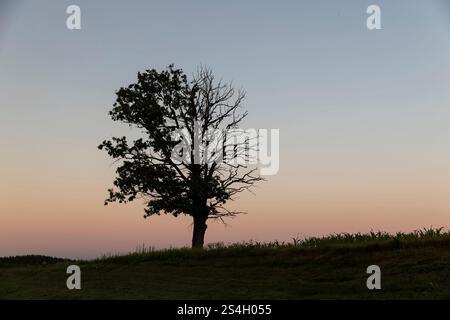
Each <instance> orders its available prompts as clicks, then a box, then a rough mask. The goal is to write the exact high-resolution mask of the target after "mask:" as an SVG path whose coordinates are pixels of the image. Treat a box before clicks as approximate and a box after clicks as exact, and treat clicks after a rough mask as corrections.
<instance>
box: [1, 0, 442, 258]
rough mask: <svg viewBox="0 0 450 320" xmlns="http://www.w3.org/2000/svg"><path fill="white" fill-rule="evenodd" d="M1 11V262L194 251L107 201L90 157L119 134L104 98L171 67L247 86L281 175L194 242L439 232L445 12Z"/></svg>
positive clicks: (301, 8)
mask: <svg viewBox="0 0 450 320" xmlns="http://www.w3.org/2000/svg"><path fill="white" fill-rule="evenodd" d="M0 3H1V4H0V150H1V151H0V152H1V154H0V155H1V157H0V256H6V255H16V254H32V253H33V254H48V255H57V256H65V257H95V256H98V255H100V254H103V253H113V252H128V251H131V250H133V249H134V248H135V247H136V246H138V245H141V244H145V245H148V246H155V247H158V248H163V247H169V246H184V245H189V242H190V237H191V231H192V230H191V228H190V223H191V221H190V219H189V218H187V217H186V218H173V217H172V216H160V217H151V218H148V219H143V217H142V216H143V205H142V203H139V202H136V203H134V204H130V205H110V206H106V207H104V206H103V201H104V199H105V197H106V189H107V188H109V187H110V186H111V184H112V181H113V176H114V166H112V161H111V159H109V158H108V157H107V155H106V153H104V152H100V151H98V150H97V148H96V147H97V145H98V144H99V143H100V142H101V141H102V140H103V139H105V138H109V137H111V136H113V135H119V134H123V133H124V132H125V134H127V133H131V132H129V131H128V129H126V128H125V127H124V126H121V125H119V124H117V123H114V122H112V121H111V120H110V119H109V117H108V115H107V112H108V110H109V109H110V108H111V106H112V103H113V102H114V98H115V95H114V92H115V90H117V89H118V88H119V87H121V86H124V85H128V84H129V83H131V82H133V81H134V80H135V78H136V73H137V72H138V71H142V70H144V69H146V68H153V67H155V68H163V67H164V66H167V65H168V64H170V63H175V64H176V66H178V67H182V68H183V69H184V70H185V71H186V72H187V73H188V74H191V73H192V72H193V71H195V69H196V68H197V66H198V65H200V64H204V65H207V66H210V67H211V68H212V69H213V70H214V72H215V74H216V75H217V76H219V77H223V79H225V80H233V82H234V83H235V84H236V85H237V86H242V87H244V88H245V89H246V90H247V99H246V101H245V106H246V108H247V109H248V111H249V113H250V115H249V117H248V120H247V122H246V123H245V125H246V126H247V127H256V128H279V129H280V139H281V141H280V143H281V147H280V148H281V150H280V171H279V173H278V175H276V176H273V177H268V181H267V182H266V183H264V184H261V185H260V186H259V187H258V188H257V189H256V190H255V194H256V195H252V194H250V193H248V194H242V195H241V197H240V199H239V201H237V202H235V203H234V204H233V206H236V207H237V208H239V209H240V210H245V211H247V212H248V214H247V215H243V216H239V217H237V218H235V219H232V220H228V221H227V222H228V223H229V225H228V226H223V225H222V224H221V223H210V227H209V228H208V231H207V235H206V241H207V242H216V241H224V242H235V241H243V240H250V239H254V240H260V241H268V240H275V239H278V240H290V239H291V238H292V237H298V236H300V237H302V236H308V235H322V234H327V233H332V232H356V231H361V232H365V231H369V230H371V229H374V230H385V231H390V232H395V231H410V230H414V229H417V228H422V227H426V226H431V225H433V226H436V227H438V226H445V227H447V226H450V195H449V191H450V6H449V5H447V4H445V3H446V1H445V0H442V1H420V0H416V1H412V0H397V1H373V0H372V1H361V0H354V1H350V0H346V1H344V0H343V1H331V0H329V1H317V0H311V1H281V2H278V1H226V2H225V1H222V2H219V1H206V0H202V1H100V0H98V1H56V0H55V1H4V0H3V1H0ZM70 4H77V5H79V6H80V7H81V10H82V30H79V31H70V30H68V29H66V26H65V20H66V18H67V14H66V12H65V11H66V8H67V6H68V5H70ZM370 4H378V5H380V6H381V10H382V27H383V29H382V30H377V31H369V30H367V28H366V18H367V14H366V8H367V7H368V6H369V5H370Z"/></svg>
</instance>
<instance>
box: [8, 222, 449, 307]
mask: <svg viewBox="0 0 450 320" xmlns="http://www.w3.org/2000/svg"><path fill="white" fill-rule="evenodd" d="M70 264H78V265H79V266H80V267H81V270H82V290H68V289H67V288H66V277H67V275H66V268H67V266H68V265H70ZM372 264H376V265H379V266H380V268H381V272H382V276H381V279H382V280H381V285H382V289H381V290H375V291H370V290H368V289H367V287H366V279H367V277H368V275H367V274H366V268H367V266H369V265H372ZM0 298H4V299H47V298H50V299H449V298H450V232H444V231H443V229H425V230H421V231H416V232H413V233H398V234H396V235H390V234H387V233H383V232H376V233H374V232H372V233H369V234H359V233H358V234H335V235H330V236H327V237H322V238H315V237H313V238H306V239H293V241H292V242H290V243H279V242H271V243H258V242H249V243H239V244H231V245H224V244H220V243H219V244H213V245H210V246H208V248H206V250H190V249H187V248H183V249H170V250H161V251H157V250H152V249H148V248H140V249H139V250H137V251H136V252H134V253H131V254H128V255H124V256H105V257H102V258H99V259H96V260H92V261H67V260H58V259H51V258H48V257H36V256H27V257H13V258H0Z"/></svg>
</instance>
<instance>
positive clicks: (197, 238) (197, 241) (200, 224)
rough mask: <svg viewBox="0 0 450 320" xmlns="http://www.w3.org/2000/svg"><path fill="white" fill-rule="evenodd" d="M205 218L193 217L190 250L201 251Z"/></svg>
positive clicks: (205, 226)
mask: <svg viewBox="0 0 450 320" xmlns="http://www.w3.org/2000/svg"><path fill="white" fill-rule="evenodd" d="M207 219H208V218H205V217H194V231H193V233H192V248H196V249H202V248H203V242H204V239H205V231H206V228H207V227H208V226H207V225H206V220H207Z"/></svg>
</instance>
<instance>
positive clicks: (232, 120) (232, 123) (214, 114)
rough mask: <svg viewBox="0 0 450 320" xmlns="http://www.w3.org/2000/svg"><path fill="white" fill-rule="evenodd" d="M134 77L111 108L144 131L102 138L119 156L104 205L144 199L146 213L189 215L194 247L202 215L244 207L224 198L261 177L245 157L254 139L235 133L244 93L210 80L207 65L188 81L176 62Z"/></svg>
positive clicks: (220, 214)
mask: <svg viewBox="0 0 450 320" xmlns="http://www.w3.org/2000/svg"><path fill="white" fill-rule="evenodd" d="M137 78H138V80H137V82H136V83H134V84H131V85H129V86H128V87H123V88H121V89H119V90H118V91H117V92H116V95H117V99H116V102H115V103H114V105H113V108H112V110H111V111H110V112H109V114H110V116H111V117H112V119H113V120H114V121H121V122H124V123H126V124H129V125H130V126H131V127H135V128H137V129H140V132H141V134H142V137H141V138H138V139H136V140H134V141H133V142H132V143H129V142H128V140H127V138H126V137H120V138H117V137H113V138H112V139H111V140H105V141H103V142H102V143H101V144H100V145H99V149H105V150H106V151H107V153H108V154H109V155H110V156H111V157H112V158H113V159H115V160H116V161H119V162H120V165H119V166H118V168H117V170H116V177H115V180H114V188H112V189H109V190H108V192H109V197H108V198H107V199H106V201H105V205H106V204H108V203H110V202H115V201H117V202H120V203H125V202H130V201H133V200H135V199H138V198H139V199H142V198H143V199H145V202H146V208H145V215H144V217H148V216H151V215H154V214H157V215H160V214H161V213H164V214H172V215H174V216H175V217H177V216H178V215H180V214H186V215H190V216H192V218H193V235H192V247H193V248H202V247H203V242H204V236H205V231H206V228H207V224H206V222H207V220H208V219H222V218H223V217H225V216H235V215H236V214H238V213H241V212H238V211H232V210H229V209H227V208H226V207H225V203H226V202H227V201H229V200H233V199H234V195H235V194H237V193H239V192H241V191H244V190H248V189H249V188H251V187H252V186H253V185H254V184H255V183H256V182H257V181H260V180H263V179H262V178H261V177H260V176H259V175H258V174H257V172H256V170H257V168H256V167H255V166H252V165H249V164H248V161H246V160H249V152H248V151H249V149H251V148H254V146H250V145H251V144H250V143H249V139H246V140H245V141H242V139H241V140H239V139H236V135H235V134H234V135H233V134H232V132H233V130H235V132H236V129H237V127H238V124H239V123H240V122H241V121H242V120H243V119H244V118H245V117H246V116H247V112H243V113H240V112H239V110H240V109H241V102H242V101H243V99H244V97H245V92H244V91H242V90H238V91H236V90H235V89H234V88H233V86H232V85H231V84H228V83H223V82H222V81H215V79H214V76H213V74H212V72H211V70H210V69H208V68H204V67H201V68H199V70H198V71H197V73H196V74H195V75H194V76H193V77H192V79H191V80H188V78H187V76H186V75H185V74H184V72H183V71H182V70H181V69H176V68H174V66H173V65H170V66H169V67H167V68H166V69H165V70H162V71H160V72H158V71H157V70H155V69H152V70H146V71H145V72H142V73H141V72H139V73H138V75H137ZM239 160H240V161H239ZM243 160H244V161H243Z"/></svg>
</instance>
